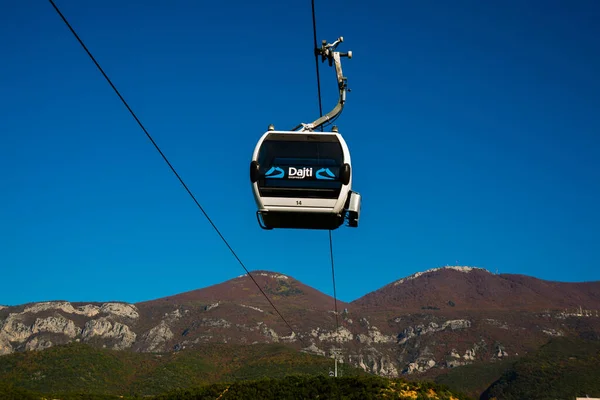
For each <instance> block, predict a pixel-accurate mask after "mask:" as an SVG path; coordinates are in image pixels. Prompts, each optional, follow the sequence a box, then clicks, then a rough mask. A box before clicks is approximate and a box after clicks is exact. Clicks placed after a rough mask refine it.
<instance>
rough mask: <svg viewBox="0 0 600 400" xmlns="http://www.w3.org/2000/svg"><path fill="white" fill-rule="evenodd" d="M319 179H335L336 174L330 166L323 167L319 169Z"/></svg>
mask: <svg viewBox="0 0 600 400" xmlns="http://www.w3.org/2000/svg"><path fill="white" fill-rule="evenodd" d="M317 179H325V180H334V179H335V174H334V173H333V172H331V171H330V170H329V168H321V169H320V170H318V171H317Z"/></svg>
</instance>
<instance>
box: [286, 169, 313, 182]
mask: <svg viewBox="0 0 600 400" xmlns="http://www.w3.org/2000/svg"><path fill="white" fill-rule="evenodd" d="M310 176H313V169H312V168H307V167H304V168H294V167H290V168H289V170H288V177H289V178H290V179H304V178H308V177H310Z"/></svg>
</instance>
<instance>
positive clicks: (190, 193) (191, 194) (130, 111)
mask: <svg viewBox="0 0 600 400" xmlns="http://www.w3.org/2000/svg"><path fill="white" fill-rule="evenodd" d="M48 1H49V2H50V4H52V7H54V10H55V11H56V12H57V13H58V15H59V16H60V18H61V19H62V20H63V22H64V23H65V25H66V26H67V27H68V28H69V30H70V31H71V33H72V34H73V36H75V38H76V39H77V41H78V42H79V44H80V45H81V47H83V49H84V50H85V52H86V53H87V55H88V56H89V57H90V59H91V60H92V61H93V62H94V64H95V65H96V67H97V68H98V70H99V71H100V73H102V75H103V76H104V79H106V81H107V82H108V84H109V85H110V87H111V88H112V89H113V90H114V92H115V93H116V94H117V96H118V97H119V99H120V100H121V102H122V103H123V105H125V108H127V110H128V111H129V113H130V114H131V116H132V117H133V118H134V119H135V121H136V122H137V123H138V125H139V126H140V128H141V129H142V131H144V133H145V134H146V136H147V137H148V139H149V140H150V142H152V144H153V145H154V148H155V149H156V150H157V151H158V153H159V154H160V155H161V157H162V158H163V160H164V161H165V163H167V165H168V166H169V168H170V169H171V171H172V172H173V174H174V175H175V176H176V177H177V179H178V180H179V183H181V185H182V186H183V188H184V189H185V191H186V192H187V193H188V195H189V196H190V197H191V198H192V200H193V201H194V203H195V204H196V206H197V207H198V209H200V211H201V212H202V214H204V217H206V219H207V221H208V222H209V223H210V225H211V226H212V227H213V229H214V230H215V232H216V233H217V235H219V237H220V238H221V240H222V241H223V243H225V246H227V248H228V249H229V251H230V252H231V254H232V255H233V256H234V257H235V259H236V260H237V262H238V263H239V264H240V265H241V266H242V268H243V269H244V271H246V274H247V275H248V276H249V277H250V279H252V282H254V284H255V285H256V287H257V288H258V290H259V291H260V293H262V295H263V296H264V297H265V299H267V301H268V302H269V304H270V305H271V307H273V309H274V310H275V312H276V313H277V315H278V316H279V317H280V318H281V320H282V321H283V322H284V323H285V325H286V326H287V327H288V328H289V329H290V330H291V331H292V334H293V335H294V336H296V337H297V338H298V340H299V341H300V342H301V343H302V344H303V345H304V346H306V344H305V343H304V340H303V339H302V338H301V337H300V336H299V335H297V334H296V332H295V331H294V328H292V326H291V325H290V323H289V322H288V321H287V320H286V319H285V318H284V316H283V315H282V314H281V312H280V311H279V310H278V309H277V307H276V306H275V304H274V303H273V301H271V299H270V298H269V296H267V294H266V293H265V292H264V290H263V289H262V288H261V287H260V285H259V284H258V282H257V281H256V279H255V278H254V276H252V274H251V273H250V271H249V270H248V268H246V266H245V265H244V263H243V262H242V260H241V259H240V258H239V257H238V255H237V254H236V252H235V251H234V250H233V248H232V247H231V245H230V244H229V242H228V241H227V240H226V239H225V237H224V236H223V234H221V231H219V229H218V228H217V225H216V224H215V223H214V222H213V221H212V219H211V218H210V216H209V215H208V213H207V212H206V211H205V210H204V208H203V207H202V205H201V204H200V202H199V201H198V200H197V199H196V196H194V194H193V193H192V191H191V190H190V189H189V187H188V186H187V185H186V184H185V182H184V181H183V179H182V178H181V176H180V175H179V173H177V170H175V167H173V165H172V164H171V162H169V160H168V159H167V156H166V155H165V154H164V153H163V152H162V150H161V149H160V147H159V146H158V144H157V143H156V142H155V141H154V139H153V138H152V136H151V135H150V133H148V130H147V129H146V128H145V127H144V125H143V124H142V122H141V121H140V119H139V118H138V117H137V115H136V114H135V112H134V111H133V110H132V109H131V107H130V106H129V104H128V103H127V101H125V99H124V98H123V96H122V95H121V93H120V92H119V90H118V89H117V87H116V86H115V85H114V84H113V82H112V81H111V80H110V78H109V77H108V75H107V74H106V73H105V72H104V70H103V69H102V67H101V66H100V64H99V63H98V61H97V60H96V58H95V57H94V56H93V55H92V53H91V52H90V50H89V49H88V48H87V46H86V45H85V43H84V42H83V40H82V39H81V38H80V37H79V35H78V34H77V32H75V29H73V27H72V26H71V24H70V23H69V21H68V20H67V18H66V17H65V16H64V15H63V13H62V12H61V11H60V9H59V8H58V6H57V5H56V3H55V2H54V1H53V0H48Z"/></svg>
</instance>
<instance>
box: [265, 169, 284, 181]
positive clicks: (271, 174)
mask: <svg viewBox="0 0 600 400" xmlns="http://www.w3.org/2000/svg"><path fill="white" fill-rule="evenodd" d="M283 175H285V172H283V169H281V168H279V167H271V169H269V170H268V171H267V172H266V173H265V178H275V179H277V178H279V179H281V178H283Z"/></svg>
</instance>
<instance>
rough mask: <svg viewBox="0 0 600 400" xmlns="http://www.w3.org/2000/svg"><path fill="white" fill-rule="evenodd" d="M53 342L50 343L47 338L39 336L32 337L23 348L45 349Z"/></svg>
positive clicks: (32, 349)
mask: <svg viewBox="0 0 600 400" xmlns="http://www.w3.org/2000/svg"><path fill="white" fill-rule="evenodd" d="M53 345H54V343H52V342H51V341H50V340H48V339H41V338H39V337H37V336H36V337H34V338H32V339H31V340H30V341H29V342H27V344H25V350H27V351H39V350H44V349H47V348H48V347H52V346H53Z"/></svg>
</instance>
